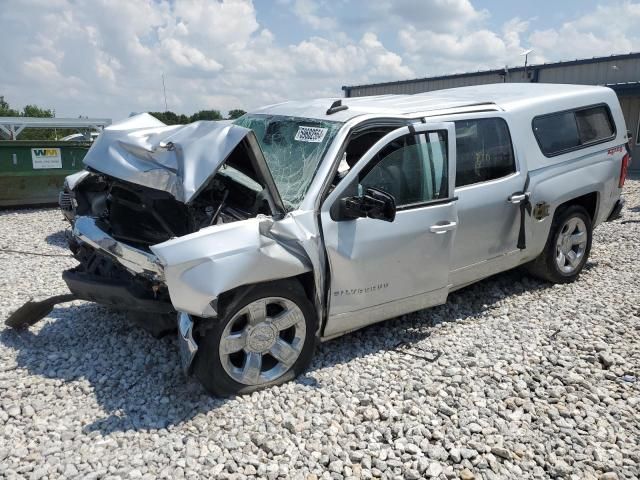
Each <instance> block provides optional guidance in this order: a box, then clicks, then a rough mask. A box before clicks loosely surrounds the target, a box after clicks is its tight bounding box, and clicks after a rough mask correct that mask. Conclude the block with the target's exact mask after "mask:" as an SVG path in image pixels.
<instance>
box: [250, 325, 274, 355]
mask: <svg viewBox="0 0 640 480" xmlns="http://www.w3.org/2000/svg"><path fill="white" fill-rule="evenodd" d="M277 337H278V331H277V330H276V328H275V327H274V326H273V325H271V324H269V323H267V322H263V323H260V324H258V325H256V326H255V327H254V328H252V329H251V331H250V332H249V334H248V336H247V350H249V351H251V352H256V353H264V352H267V351H268V350H270V349H271V347H273V345H274V344H275V343H276V339H277Z"/></svg>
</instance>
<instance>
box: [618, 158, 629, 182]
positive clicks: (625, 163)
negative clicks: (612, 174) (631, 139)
mask: <svg viewBox="0 0 640 480" xmlns="http://www.w3.org/2000/svg"><path fill="white" fill-rule="evenodd" d="M630 162H631V157H630V156H629V154H628V153H627V154H625V156H624V157H622V166H621V167H620V180H618V187H619V188H622V187H624V181H625V179H626V178H627V169H628V168H629V163H630Z"/></svg>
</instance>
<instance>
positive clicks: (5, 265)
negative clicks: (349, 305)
mask: <svg viewBox="0 0 640 480" xmlns="http://www.w3.org/2000/svg"><path fill="white" fill-rule="evenodd" d="M626 196H627V202H628V203H627V210H626V211H625V220H627V221H629V223H622V222H621V221H616V222H614V223H611V224H605V225H602V226H600V227H599V228H598V229H597V230H596V232H595V239H594V246H593V250H592V254H591V260H590V262H589V263H588V264H587V268H586V270H585V271H584V273H583V274H582V276H581V278H580V280H579V281H578V282H577V283H574V284H571V285H562V286H559V285H558V286H552V285H549V284H545V283H542V282H539V281H536V280H533V279H530V278H527V277H523V276H522V274H521V273H519V272H510V273H506V274H502V275H498V276H496V277H494V278H492V279H489V280H486V281H484V282H481V283H479V284H477V285H474V286H472V287H469V288H467V289H465V290H463V291H460V292H458V293H455V294H453V295H451V296H450V300H449V302H448V303H447V304H446V305H444V306H441V307H437V308H433V309H430V310H427V311H423V312H419V313H416V314H412V315H407V316H405V317H402V318H400V319H395V320H391V321H388V322H385V323H383V324H379V325H375V326H373V327H370V328H367V329H365V330H362V331H359V332H356V333H354V334H351V335H348V336H346V337H343V338H341V339H338V340H335V341H332V342H329V343H326V344H324V345H322V346H321V347H320V349H319V351H318V352H317V354H316V357H315V360H314V362H313V364H312V367H311V369H310V371H309V372H308V373H307V374H306V375H305V376H303V377H302V378H300V379H298V380H297V381H296V382H292V383H288V384H286V385H283V386H281V387H277V388H271V389H269V390H267V391H262V392H258V393H255V394H252V395H250V396H245V397H240V398H234V399H216V398H211V397H208V396H207V394H206V393H205V392H204V390H203V389H202V388H201V387H200V386H199V385H198V384H197V383H196V381H195V380H190V379H187V378H185V377H184V376H183V375H182V373H181V370H180V368H179V366H178V363H179V362H178V352H177V343H176V341H175V340H174V339H173V338H168V337H165V338H164V339H162V340H156V339H154V338H152V337H151V336H150V335H148V334H147V333H146V332H144V331H142V330H140V329H138V328H135V327H131V326H130V325H129V324H128V323H127V321H126V319H125V318H124V316H123V315H121V314H118V313H114V312H111V311H108V310H106V309H104V308H101V307H98V306H96V305H94V304H90V303H85V302H80V301H77V302H73V303H69V304H65V305H62V306H60V307H58V308H56V309H54V310H53V312H52V313H51V314H50V315H49V317H47V318H46V319H45V320H44V321H42V322H40V323H39V324H37V325H36V326H35V327H33V328H32V329H31V330H30V331H27V332H21V333H17V332H14V331H10V330H7V329H5V328H4V325H3V326H1V327H0V391H1V392H2V395H1V399H0V403H1V405H0V477H2V478H32V479H39V478H59V477H67V478H71V477H79V478H183V477H186V478H199V477H211V478H244V477H245V476H253V477H260V478H264V477H266V478H270V479H274V478H278V477H279V478H303V479H304V478H307V479H314V478H349V477H350V478H371V477H384V478H406V479H412V478H423V477H432V478H433V477H435V478H463V479H472V478H476V479H481V478H483V479H493V478H549V477H556V478H560V477H562V478H574V479H589V478H600V479H615V478H618V479H629V478H639V477H640V446H639V445H640V414H639V412H640V341H639V338H638V336H639V334H640V318H639V317H640V276H639V272H640V181H628V182H627V187H626ZM65 226H66V225H65V223H64V222H63V220H62V219H61V215H60V214H58V213H57V212H56V210H51V209H48V210H23V211H5V212H0V248H2V249H5V250H6V249H14V250H24V251H37V252H40V253H46V254H49V255H53V256H33V255H23V254H16V253H6V252H0V272H2V275H1V276H0V285H2V292H3V294H2V297H1V299H0V319H4V318H6V316H7V315H8V314H9V312H10V311H11V310H13V309H15V308H16V307H18V306H19V305H21V304H22V303H23V302H24V301H26V300H27V299H28V297H29V296H36V297H37V296H46V295H50V294H55V293H62V292H64V284H63V283H62V281H61V280H60V271H61V270H62V269H63V268H66V267H69V266H72V265H73V264H74V260H73V259H71V258H69V257H65V255H67V251H66V249H65V247H64V237H63V233H62V230H63V229H64V228H65Z"/></svg>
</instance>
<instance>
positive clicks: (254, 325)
mask: <svg viewBox="0 0 640 480" xmlns="http://www.w3.org/2000/svg"><path fill="white" fill-rule="evenodd" d="M305 337H306V324H305V319H304V314H303V313H302V310H300V307H298V306H297V305H296V304H295V303H294V302H292V301H291V300H288V299H286V298H280V297H267V298H261V299H259V300H255V301H253V302H251V303H249V304H248V305H246V306H245V307H244V308H242V309H241V310H239V311H238V312H237V313H236V314H235V315H234V316H233V317H232V318H231V320H230V321H229V322H228V323H227V325H226V327H225V329H224V331H223V332H222V337H221V338H220V347H219V349H218V350H219V352H218V353H219V355H220V363H221V364H222V367H223V368H224V370H225V372H227V374H228V375H229V376H230V377H231V378H232V379H233V380H235V381H236V382H238V383H242V384H244V385H260V384H263V383H267V382H272V381H274V380H276V379H278V378H279V377H280V376H282V375H284V374H285V373H286V372H287V371H288V370H289V369H290V368H291V367H292V366H293V364H294V363H295V362H296V360H297V359H298V357H299V356H300V352H301V351H302V347H303V346H304V341H305Z"/></svg>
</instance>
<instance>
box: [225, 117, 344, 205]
mask: <svg viewBox="0 0 640 480" xmlns="http://www.w3.org/2000/svg"><path fill="white" fill-rule="evenodd" d="M234 123H235V124H236V125H240V126H242V127H245V128H249V129H251V130H253V132H254V133H255V134H256V138H257V139H258V143H259V144H260V148H261V149H262V152H263V153H264V157H265V160H266V162H267V166H268V167H269V170H270V172H271V176H272V177H273V181H274V182H275V184H276V187H277V188H278V192H279V193H280V197H281V198H282V201H283V202H284V204H285V206H286V207H287V208H290V209H293V208H296V207H298V206H299V205H300V203H301V202H302V200H303V198H304V196H305V195H306V193H307V190H308V189H309V186H310V185H311V181H312V180H313V177H314V175H315V173H316V170H317V169H318V165H319V164H320V161H321V160H322V157H323V156H324V154H325V152H326V150H327V148H328V147H329V145H330V144H331V142H332V141H333V139H334V138H335V136H336V133H338V130H340V127H341V126H342V123H340V122H328V121H325V120H314V119H308V118H298V117H284V116H279V115H258V114H255V115H253V114H247V115H243V116H242V117H240V118H239V119H237V120H236V121H235V122H234Z"/></svg>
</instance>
